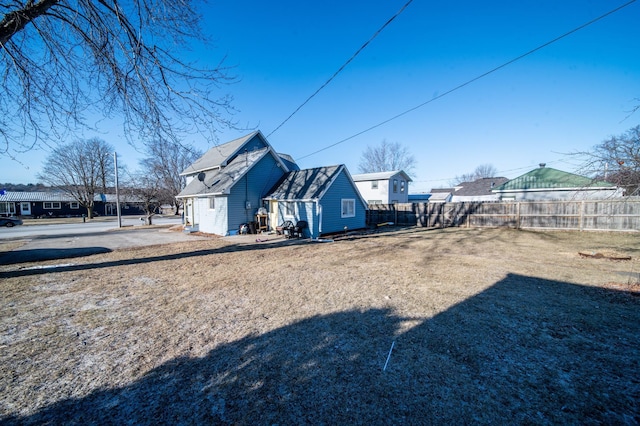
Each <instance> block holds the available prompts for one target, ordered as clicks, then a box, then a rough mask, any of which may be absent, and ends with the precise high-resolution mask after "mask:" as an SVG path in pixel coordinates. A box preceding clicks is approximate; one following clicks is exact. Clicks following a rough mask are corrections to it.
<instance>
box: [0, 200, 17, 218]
mask: <svg viewBox="0 0 640 426" xmlns="http://www.w3.org/2000/svg"><path fill="white" fill-rule="evenodd" d="M0 214H10V215H14V214H16V205H15V204H13V203H9V202H6V201H3V202H1V203H0Z"/></svg>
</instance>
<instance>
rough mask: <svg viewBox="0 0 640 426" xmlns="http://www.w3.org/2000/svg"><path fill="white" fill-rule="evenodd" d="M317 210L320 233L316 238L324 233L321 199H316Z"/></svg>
mask: <svg viewBox="0 0 640 426" xmlns="http://www.w3.org/2000/svg"><path fill="white" fill-rule="evenodd" d="M316 211H317V212H318V235H317V236H316V238H319V237H320V234H322V204H320V200H316Z"/></svg>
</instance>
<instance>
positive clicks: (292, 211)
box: [284, 202, 296, 217]
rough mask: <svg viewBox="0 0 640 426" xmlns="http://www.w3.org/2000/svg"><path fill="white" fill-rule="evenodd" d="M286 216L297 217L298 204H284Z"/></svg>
mask: <svg viewBox="0 0 640 426" xmlns="http://www.w3.org/2000/svg"><path fill="white" fill-rule="evenodd" d="M284 215H285V217H294V216H295V215H296V203H293V202H286V203H284Z"/></svg>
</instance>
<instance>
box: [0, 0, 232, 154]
mask: <svg viewBox="0 0 640 426" xmlns="http://www.w3.org/2000/svg"><path fill="white" fill-rule="evenodd" d="M0 17H1V19H0V154H3V155H9V156H13V155H14V154H15V153H18V152H24V151H28V150H30V149H32V148H34V146H36V145H42V144H44V145H49V146H55V145H56V144H57V143H58V142H59V141H60V140H64V138H66V137H68V136H69V135H73V134H74V133H75V132H76V131H79V130H86V129H91V128H93V127H94V126H95V123H93V122H92V118H93V117H99V119H101V118H103V117H106V118H120V119H122V120H123V122H124V134H125V137H126V138H127V139H128V140H129V142H131V143H135V142H136V141H137V140H142V141H147V142H148V141H150V140H155V139H159V138H161V139H168V140H172V141H174V142H176V143H177V142H179V141H181V140H183V139H184V137H185V136H186V135H188V134H195V133H198V134H203V135H204V136H205V137H207V138H208V139H210V140H216V134H217V132H218V130H220V129H221V128H224V127H233V125H234V123H233V122H232V121H231V120H230V118H229V117H231V115H232V113H233V109H232V107H231V98H230V97H228V96H225V95H220V94H218V92H219V91H220V89H221V86H222V85H223V84H227V83H230V82H233V81H234V79H233V77H231V76H230V75H229V71H230V70H229V68H227V67H225V66H224V65H223V62H222V61H221V62H220V63H218V65H217V66H215V67H211V68H209V67H201V66H199V65H198V64H197V63H193V62H188V61H185V60H183V59H181V58H180V57H179V56H178V55H177V54H176V52H180V53H181V54H182V53H184V52H187V53H188V51H189V50H190V47H191V44H192V43H203V42H204V40H203V37H202V35H201V32H200V29H199V25H198V23H199V16H198V14H197V13H196V11H195V8H194V6H193V3H192V2H191V0H125V1H118V0H98V1H96V0H76V1H71V0H0Z"/></svg>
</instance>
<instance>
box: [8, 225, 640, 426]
mask: <svg viewBox="0 0 640 426" xmlns="http://www.w3.org/2000/svg"><path fill="white" fill-rule="evenodd" d="M580 252H582V253H587V254H597V253H603V254H605V255H606V256H602V257H601V256H592V257H584V256H581V255H580V254H579V253H580ZM610 254H611V255H616V256H619V257H620V256H621V257H625V256H630V257H631V260H627V261H612V260H609V259H608V258H607V257H608V255H610ZM639 259H640V237H639V236H638V234H630V233H587V232H583V233H578V232H528V231H517V230H512V229H444V230H428V229H420V228H412V229H398V230H394V231H390V232H381V233H375V234H371V235H364V236H352V237H344V238H341V239H336V240H335V242H327V243H301V244H297V245H272V244H259V243H257V244H254V245H237V244H232V243H230V242H228V241H225V240H223V239H219V238H215V239H213V238H212V239H210V240H202V241H193V242H189V243H180V244H171V245H163V246H154V247H145V248H139V249H129V250H119V251H114V252H111V253H105V254H99V255H94V256H88V257H81V258H75V259H69V260H68V261H50V262H41V263H38V264H13V265H0V422H2V423H3V424H43V423H47V424H63V423H66V424H69V423H71V424H109V423H111V424H123V423H133V424H158V423H172V424H174V423H185V424H189V423H193V424H202V423H213V424H247V425H273V424H280V425H284V424H296V425H297V424H314V425H318V424H321V425H322V424H325V425H334V424H367V425H371V424H442V423H455V424H469V423H492V424H523V423H530V424H558V423H571V424H601V423H606V424H638V423H639V422H640V404H639V403H638V401H640V298H639V297H638V296H639V294H640V292H639V291H640V260H639ZM392 345H393V350H391V347H392ZM385 366H386V369H385Z"/></svg>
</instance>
